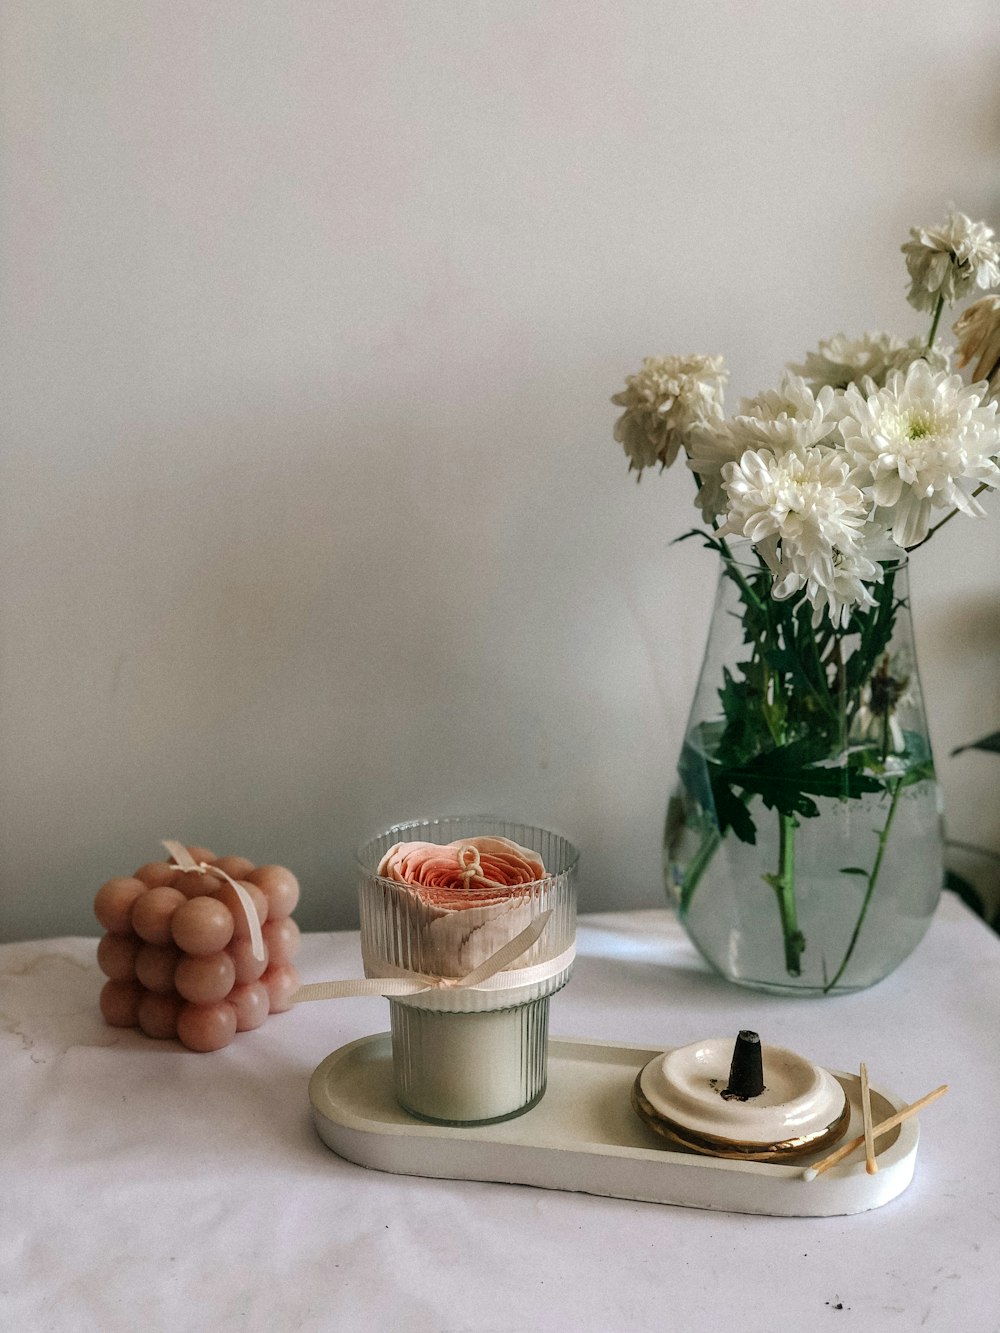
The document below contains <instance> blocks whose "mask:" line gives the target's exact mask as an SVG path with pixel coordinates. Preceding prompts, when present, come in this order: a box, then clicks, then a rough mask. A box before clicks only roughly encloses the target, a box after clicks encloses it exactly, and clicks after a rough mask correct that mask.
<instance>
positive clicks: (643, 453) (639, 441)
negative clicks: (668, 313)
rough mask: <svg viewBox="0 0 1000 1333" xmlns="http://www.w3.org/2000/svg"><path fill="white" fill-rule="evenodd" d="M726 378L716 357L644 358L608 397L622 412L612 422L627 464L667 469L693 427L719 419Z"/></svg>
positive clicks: (723, 363)
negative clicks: (638, 369)
mask: <svg viewBox="0 0 1000 1333" xmlns="http://www.w3.org/2000/svg"><path fill="white" fill-rule="evenodd" d="M728 377H729V372H728V370H727V369H726V364H725V361H724V360H723V358H722V357H721V356H666V357H647V358H646V359H645V361H644V362H643V363H642V370H640V371H639V373H638V374H636V375H629V376H627V378H626V380H625V384H626V386H627V387H626V388H625V390H624V391H623V392H622V393H616V394H615V395H614V397H613V398H612V399H611V401H612V402H613V403H616V404H617V405H618V406H619V407H624V408H625V411H624V412H623V413H622V415H621V416H620V417H619V418H618V420H617V421H616V422H615V439H616V440H617V441H618V442H619V444H621V445H623V446H624V449H625V452H626V454H627V455H628V459H629V468H630V469H632V468H634V469H635V470H636V471H637V472H640V473H641V472H642V469H643V468H646V467H652V466H653V464H654V463H659V464H660V467H661V468H665V467H669V466H670V464H671V463H672V462H673V461H674V459H675V458H676V457H677V453H678V450H679V449H680V447H681V446H682V445H684V446H685V447H687V443H688V439H689V435H690V432H691V430H692V428H693V427H694V426H698V425H702V424H704V423H705V422H711V421H721V420H722V391H723V385H724V384H725V382H726V380H727V379H728Z"/></svg>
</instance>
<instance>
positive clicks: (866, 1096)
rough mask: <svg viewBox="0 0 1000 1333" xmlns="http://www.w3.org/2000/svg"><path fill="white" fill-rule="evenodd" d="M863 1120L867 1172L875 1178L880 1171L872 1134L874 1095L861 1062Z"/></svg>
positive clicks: (864, 1065)
mask: <svg viewBox="0 0 1000 1333" xmlns="http://www.w3.org/2000/svg"><path fill="white" fill-rule="evenodd" d="M861 1119H862V1122H863V1124H864V1129H865V1170H866V1171H867V1172H868V1174H869V1175H870V1176H873V1175H874V1174H875V1172H876V1171H877V1170H878V1162H876V1160H875V1135H874V1134H873V1133H872V1095H871V1089H870V1088H869V1087H868V1066H867V1065H866V1064H865V1062H864V1061H863V1060H862V1061H861Z"/></svg>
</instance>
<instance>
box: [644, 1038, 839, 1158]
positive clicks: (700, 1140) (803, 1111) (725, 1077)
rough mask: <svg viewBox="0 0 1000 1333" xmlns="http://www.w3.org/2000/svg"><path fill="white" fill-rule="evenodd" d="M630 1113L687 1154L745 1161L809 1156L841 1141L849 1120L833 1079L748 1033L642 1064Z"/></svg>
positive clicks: (811, 1065)
mask: <svg viewBox="0 0 1000 1333" xmlns="http://www.w3.org/2000/svg"><path fill="white" fill-rule="evenodd" d="M632 1105H633V1107H634V1109H635V1111H636V1112H637V1113H638V1115H639V1116H640V1117H641V1118H642V1119H643V1120H644V1121H645V1122H646V1124H647V1125H649V1126H650V1128H651V1129H653V1130H655V1131H656V1133H658V1134H661V1135H662V1136H663V1137H664V1138H666V1139H669V1140H671V1141H672V1142H674V1143H679V1144H681V1145H682V1146H683V1147H685V1148H690V1149H692V1150H693V1151H694V1152H699V1153H705V1154H708V1155H710V1156H713V1157H724V1158H730V1159H736V1160H742V1161H750V1162H775V1161H785V1160H788V1159H794V1158H796V1157H802V1156H805V1155H806V1154H808V1153H814V1152H816V1151H817V1150H819V1149H822V1148H824V1147H826V1146H828V1145H830V1144H833V1143H835V1142H836V1141H837V1140H838V1139H839V1138H841V1137H842V1136H843V1135H844V1133H845V1131H846V1129H847V1125H848V1122H849V1118H850V1108H849V1107H848V1104H847V1098H846V1096H845V1093H844V1089H843V1087H842V1086H841V1084H840V1083H839V1082H838V1080H837V1079H836V1078H834V1076H833V1075H832V1074H831V1073H830V1072H829V1071H828V1070H825V1069H822V1068H820V1067H819V1066H818V1065H814V1064H812V1063H811V1062H810V1061H808V1060H806V1059H804V1058H803V1057H802V1056H800V1055H796V1054H795V1052H794V1051H788V1050H785V1049H783V1048H782V1047H779V1046H765V1045H762V1044H761V1043H760V1039H759V1038H758V1036H757V1034H756V1033H752V1032H741V1033H740V1036H739V1038H738V1039H737V1041H736V1043H735V1046H734V1043H733V1040H732V1038H728V1039H727V1038H723V1037H716V1038H710V1039H709V1040H707V1041H699V1042H695V1043H694V1044H693V1045H690V1046H682V1047H679V1048H678V1049H676V1050H673V1051H668V1052H667V1053H666V1054H665V1055H660V1056H657V1057H656V1058H655V1059H653V1060H650V1061H649V1063H648V1064H646V1065H645V1066H644V1067H643V1068H642V1069H641V1070H640V1071H639V1074H638V1077H637V1078H636V1080H635V1084H634V1086H633V1089H632Z"/></svg>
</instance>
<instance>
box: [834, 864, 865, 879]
mask: <svg viewBox="0 0 1000 1333" xmlns="http://www.w3.org/2000/svg"><path fill="white" fill-rule="evenodd" d="M839 873H840V874H841V875H864V877H865V879H867V878H868V871H867V870H862V869H861V867H860V866H841V867H840V872H839Z"/></svg>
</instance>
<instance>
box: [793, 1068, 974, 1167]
mask: <svg viewBox="0 0 1000 1333" xmlns="http://www.w3.org/2000/svg"><path fill="white" fill-rule="evenodd" d="M947 1091H948V1084H947V1083H942V1084H941V1086H940V1087H939V1088H935V1089H934V1091H933V1092H929V1093H927V1095H926V1096H925V1097H921V1098H920V1099H919V1100H918V1101H915V1102H911V1103H910V1105H909V1106H904V1107H903V1109H902V1110H901V1111H897V1112H896V1114H895V1115H891V1116H890V1117H889V1119H888V1120H883V1121H882V1123H881V1124H880V1125H876V1126H875V1128H874V1129H873V1130H872V1137H873V1138H876V1139H877V1138H881V1136H882V1135H883V1134H888V1132H889V1130H890V1129H895V1128H896V1126H897V1125H901V1124H902V1123H903V1121H904V1120H908V1119H909V1118H910V1116H911V1115H916V1113H917V1112H918V1111H922V1110H923V1109H924V1107H925V1106H929V1105H930V1103H931V1102H933V1101H937V1099H938V1097H943V1096H944V1094H945V1093H946V1092H947ZM864 1141H865V1136H864V1135H863V1134H859V1135H858V1137H857V1138H856V1139H851V1140H850V1141H849V1142H848V1143H842V1144H841V1145H840V1147H839V1148H835V1149H834V1150H833V1152H832V1153H830V1154H829V1156H828V1157H824V1158H823V1160H822V1161H820V1162H817V1163H816V1164H815V1166H807V1167H806V1168H805V1170H804V1171H803V1172H802V1179H803V1180H815V1179H816V1177H817V1176H818V1175H820V1174H821V1173H822V1172H823V1171H828V1170H829V1169H830V1167H831V1166H836V1165H837V1163H838V1162H842V1161H843V1160H844V1158H845V1157H850V1155H851V1153H852V1152H854V1151H855V1150H856V1149H857V1148H860V1147H861V1146H862V1144H863V1143H864Z"/></svg>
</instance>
